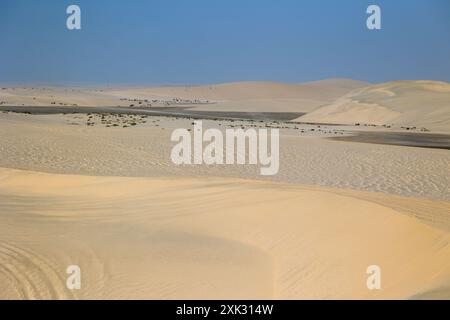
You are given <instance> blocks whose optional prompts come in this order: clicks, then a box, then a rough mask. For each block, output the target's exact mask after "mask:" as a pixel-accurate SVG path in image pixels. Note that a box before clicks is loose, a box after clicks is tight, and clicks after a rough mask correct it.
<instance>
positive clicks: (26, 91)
mask: <svg viewBox="0 0 450 320" xmlns="http://www.w3.org/2000/svg"><path fill="white" fill-rule="evenodd" d="M366 85H367V83H365V82H362V81H355V80H350V79H330V80H323V81H315V82H310V83H304V84H288V83H277V82H236V83H225V84H216V85H205V86H162V87H114V88H89V87H85V88H82V87H67V88H66V87H39V86H36V87H17V88H9V87H6V88H4V89H3V90H0V102H2V101H3V104H4V105H26V106H46V105H55V106H64V105H70V106H72V105H74V104H76V105H79V106H129V105H131V104H134V105H138V103H137V102H135V101H134V100H135V99H137V100H154V99H157V100H161V103H153V105H160V104H162V105H164V103H162V102H164V101H171V100H173V99H187V100H191V101H192V102H193V103H191V104H190V103H189V102H188V103H184V105H190V107H192V108H195V109H198V110H211V108H213V109H214V110H224V111H255V112H256V111H259V112H277V111H280V112H289V111H290V112H307V111H310V110H312V109H314V108H316V107H319V106H321V105H323V104H325V103H330V102H332V101H333V100H334V99H336V98H338V97H340V96H342V95H344V94H346V93H348V92H350V91H351V90H353V89H355V88H360V87H362V86H366ZM124 99H125V100H124ZM195 100H198V101H199V102H202V104H200V105H199V104H198V103H194V101H195ZM211 103H213V104H211Z"/></svg>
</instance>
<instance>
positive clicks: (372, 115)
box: [297, 81, 450, 132]
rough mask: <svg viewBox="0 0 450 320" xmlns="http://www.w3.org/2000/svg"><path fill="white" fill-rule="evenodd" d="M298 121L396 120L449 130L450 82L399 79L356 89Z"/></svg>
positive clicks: (360, 121)
mask: <svg viewBox="0 0 450 320" xmlns="http://www.w3.org/2000/svg"><path fill="white" fill-rule="evenodd" d="M297 121H310V122H323V123H342V124H355V123H367V124H394V125H403V126H416V127H425V128H427V129H432V130H434V131H445V132H448V131H449V130H450V84H449V83H447V82H438V81H396V82H388V83H382V84H377V85H371V86H368V87H365V88H361V89H356V90H354V91H352V92H350V93H348V94H346V95H345V96H343V97H341V98H339V99H337V100H336V101H335V102H333V103H331V104H329V105H327V106H323V107H321V108H319V109H317V110H315V111H313V112H311V113H309V114H307V115H305V116H303V117H300V118H299V119H297Z"/></svg>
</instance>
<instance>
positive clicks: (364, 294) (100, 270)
mask: <svg viewBox="0 0 450 320" xmlns="http://www.w3.org/2000/svg"><path fill="white" fill-rule="evenodd" d="M0 179H1V186H0V197H1V200H2V201H1V202H0V208H1V212H2V215H1V218H0V219H1V224H0V225H1V239H2V241H1V247H0V262H1V264H0V265H1V268H0V270H1V272H0V280H1V281H0V289H1V290H0V292H1V295H2V296H1V297H2V298H27V299H36V298H37V299H55V298H58V299H60V298H81V299H97V298H106V299H110V298H122V299H130V298H155V299H160V298H168V299H173V298H178V299H197V298H199V299H211V298H223V299H231V298H233V299H240V298H245V299H298V298H313V299H314V298H320V299H324V298H330V299H334V298H347V299H348V298H352V299H353V298H408V297H411V296H413V295H418V294H422V293H423V292H427V291H433V290H437V289H440V290H444V291H446V293H447V294H448V290H449V288H448V287H445V286H444V288H442V286H443V285H444V284H446V283H447V281H448V280H449V279H450V246H449V245H448V243H449V241H450V235H449V233H448V232H445V231H441V230H438V229H434V228H431V227H429V226H426V225H424V224H422V223H420V222H418V221H417V220H415V219H412V218H410V217H406V216H405V215H403V214H401V213H399V212H397V211H395V210H392V209H390V208H387V207H385V206H381V205H378V204H375V203H371V202H368V201H363V200H358V199H357V198H354V197H352V196H351V194H350V195H349V196H342V195H337V194H335V193H333V192H332V191H330V190H310V189H308V188H302V187H295V186H287V185H283V184H273V183H263V182H255V181H242V180H233V179H224V178H216V179H214V178H211V179H207V180H204V179H157V178H113V177H86V176H84V177H83V176H67V175H65V176H64V175H52V174H44V173H36V172H29V171H16V170H11V169H2V170H1V171H0ZM447 209H450V206H447ZM73 264H75V265H79V266H80V268H81V270H82V277H83V278H82V289H81V290H78V291H75V292H73V291H69V290H67V289H66V288H65V287H64V285H65V281H64V277H65V274H64V271H65V268H67V266H68V265H73ZM372 264H377V265H379V266H381V268H382V271H383V284H384V286H383V288H382V290H379V291H369V290H368V289H367V287H366V278H367V275H366V268H367V266H369V265H372Z"/></svg>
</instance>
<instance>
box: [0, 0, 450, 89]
mask: <svg viewBox="0 0 450 320" xmlns="http://www.w3.org/2000/svg"><path fill="white" fill-rule="evenodd" d="M70 4H77V5H79V6H80V7H81V10H82V29H81V30H77V31H69V30H67V28H66V19H67V14H66V12H65V11H66V8H67V6H68V5H70ZM369 4H378V5H379V6H380V7H381V10H382V30H380V31H369V30H368V29H367V28H366V18H367V14H366V8H367V6H368V5H369ZM336 77H345V78H353V79H360V80H367V81H370V82H384V81H390V80H398V79H431V80H444V81H450V1H448V0H409V1H406V0H395V1H392V0H385V1H379V0H373V1H365V0H342V1H336V0H305V1H301V0H271V1H269V0H184V1H182V0H178V1H175V0H147V1H144V0H130V1H114V0H81V1H75V0H72V1H70V0H69V1H66V0H39V1H35V0H2V1H1V3H0V82H3V83H37V84H102V85H108V84H109V85H113V84H153V85H158V84H204V83H218V82H229V81H242V80H273V81H283V82H305V81H311V80H319V79H325V78H336Z"/></svg>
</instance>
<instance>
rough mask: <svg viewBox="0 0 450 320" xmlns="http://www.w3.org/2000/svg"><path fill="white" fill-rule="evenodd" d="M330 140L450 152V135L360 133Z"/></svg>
mask: <svg viewBox="0 0 450 320" xmlns="http://www.w3.org/2000/svg"><path fill="white" fill-rule="evenodd" d="M330 139H331V140H337V141H350V142H362V143H374V144H388V145H395V146H407V147H419V148H433V149H446V150H450V135H448V134H434V133H406V132H405V133H401V132H367V131H358V132H354V134H353V135H348V136H342V137H331V138H330Z"/></svg>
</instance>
